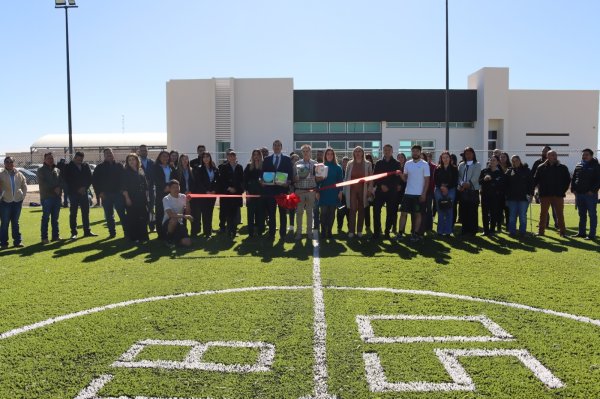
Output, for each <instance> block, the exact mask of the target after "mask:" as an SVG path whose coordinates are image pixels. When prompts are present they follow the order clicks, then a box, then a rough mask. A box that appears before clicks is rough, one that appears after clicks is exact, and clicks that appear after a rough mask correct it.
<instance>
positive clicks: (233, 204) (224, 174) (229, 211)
mask: <svg viewBox="0 0 600 399" xmlns="http://www.w3.org/2000/svg"><path fill="white" fill-rule="evenodd" d="M217 187H218V192H219V194H229V195H231V194H233V195H241V194H242V193H243V192H244V169H243V168H242V166H241V165H239V164H238V163H237V155H236V153H235V151H233V150H230V151H228V152H227V162H226V163H224V164H221V165H219V177H218V180H217ZM242 202H243V201H242V197H239V198H222V197H221V198H220V200H219V204H220V206H219V219H220V221H219V226H220V231H222V232H224V231H227V234H228V235H229V236H230V237H231V238H234V237H235V236H236V234H237V221H236V216H237V213H238V211H239V210H240V209H241V207H242Z"/></svg>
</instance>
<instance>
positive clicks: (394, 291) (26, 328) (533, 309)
mask: <svg viewBox="0 0 600 399" xmlns="http://www.w3.org/2000/svg"><path fill="white" fill-rule="evenodd" d="M310 289H312V287H311V286H265V287H244V288H231V289H224V290H216V291H215V290H209V291H201V292H188V293H183V294H172V295H163V296H154V297H148V298H141V299H133V300H130V301H125V302H118V303H113V304H110V305H105V306H99V307H96V308H92V309H87V310H82V311H79V312H75V313H69V314H66V315H62V316H57V317H53V318H50V319H46V320H43V321H40V322H37V323H34V324H29V325H26V326H23V327H19V328H15V329H13V330H10V331H6V332H4V333H2V334H0V340H3V339H7V338H10V337H14V336H15V335H19V334H23V333H26V332H29V331H33V330H37V329H38V328H43V327H47V326H49V325H51V324H54V323H58V322H61V321H65V320H69V319H74V318H76V317H81V316H87V315H89V314H93V313H99V312H103V311H105V310H110V309H117V308H123V307H126V306H130V305H136V304H139V303H147V302H156V301H162V300H169V299H178V298H190V297H196V296H202V295H213V294H231V293H239V292H254V291H286V290H290V291H293V290H310ZM323 289H325V290H339V291H368V292H389V293H392V294H409V295H424V296H434V297H439V298H450V299H457V300H461V301H472V302H482V303H489V304H492V305H500V306H506V307H509V308H515V309H522V310H528V311H531V312H537V313H544V314H548V315H551V316H557V317H562V318H565V319H571V320H575V321H578V322H581V323H587V324H593V325H595V326H598V327H600V320H596V319H592V318H589V317H585V316H577V315H574V314H570V313H564V312H557V311H555V310H550V309H542V308H536V307H533V306H528V305H522V304H520V303H514V302H502V301H496V300H493V299H484V298H477V297H472V296H467V295H459V294H450V293H446V292H436V291H419V290H406V289H398V288H388V287H335V286H327V287H323Z"/></svg>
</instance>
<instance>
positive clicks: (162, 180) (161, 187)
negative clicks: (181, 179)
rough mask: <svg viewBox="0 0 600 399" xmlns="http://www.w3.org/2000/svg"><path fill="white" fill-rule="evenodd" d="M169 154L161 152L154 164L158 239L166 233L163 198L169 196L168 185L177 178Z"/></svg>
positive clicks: (153, 176) (155, 212) (153, 174)
mask: <svg viewBox="0 0 600 399" xmlns="http://www.w3.org/2000/svg"><path fill="white" fill-rule="evenodd" d="M169 159H170V158H169V153H168V152H167V151H161V152H159V153H158V156H157V157H156V162H155V163H154V166H153V168H154V170H153V171H152V178H153V180H154V192H155V193H156V197H155V202H154V209H155V211H154V214H155V217H156V233H157V234H158V238H160V239H164V238H165V237H166V232H165V231H164V229H163V227H162V220H163V217H164V216H165V210H164V208H163V198H165V196H167V195H169V187H168V186H167V183H169V181H170V180H171V179H173V178H175V169H174V168H173V167H171V165H170V164H169Z"/></svg>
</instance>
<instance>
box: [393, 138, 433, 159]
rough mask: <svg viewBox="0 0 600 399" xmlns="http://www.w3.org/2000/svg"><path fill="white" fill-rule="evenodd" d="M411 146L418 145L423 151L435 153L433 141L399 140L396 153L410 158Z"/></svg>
mask: <svg viewBox="0 0 600 399" xmlns="http://www.w3.org/2000/svg"><path fill="white" fill-rule="evenodd" d="M413 145H420V146H421V147H422V148H423V151H427V152H433V151H435V140H400V143H399V145H398V152H402V153H404V155H406V156H407V157H408V158H410V149H411V148H412V146H413Z"/></svg>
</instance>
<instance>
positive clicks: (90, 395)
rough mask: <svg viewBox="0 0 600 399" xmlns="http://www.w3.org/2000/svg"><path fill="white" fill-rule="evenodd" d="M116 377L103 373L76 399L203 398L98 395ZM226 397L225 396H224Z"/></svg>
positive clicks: (209, 398)
mask: <svg viewBox="0 0 600 399" xmlns="http://www.w3.org/2000/svg"><path fill="white" fill-rule="evenodd" d="M113 378H114V376H113V375H111V374H103V375H101V376H100V377H98V378H96V379H94V380H93V381H92V382H91V383H90V385H88V386H87V387H86V388H84V389H82V390H81V392H79V395H77V396H76V397H75V399H201V398H176V397H169V398H167V397H157V396H152V397H149V396H119V397H118V398H115V397H113V396H110V397H109V396H98V392H100V390H101V389H102V388H104V386H105V385H106V384H108V383H109V382H110V381H111V380H112V379H113ZM202 399H212V398H211V397H206V398H202ZM224 399H225V398H224Z"/></svg>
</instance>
